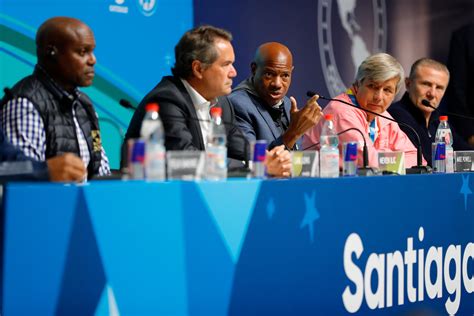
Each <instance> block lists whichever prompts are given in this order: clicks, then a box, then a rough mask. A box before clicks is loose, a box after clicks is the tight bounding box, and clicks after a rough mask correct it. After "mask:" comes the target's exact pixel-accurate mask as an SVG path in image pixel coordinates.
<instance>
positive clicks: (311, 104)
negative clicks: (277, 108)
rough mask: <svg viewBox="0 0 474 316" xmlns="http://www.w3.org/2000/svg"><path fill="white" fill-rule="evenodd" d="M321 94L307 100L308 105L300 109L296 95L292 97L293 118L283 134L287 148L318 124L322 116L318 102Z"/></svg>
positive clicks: (291, 111)
mask: <svg viewBox="0 0 474 316" xmlns="http://www.w3.org/2000/svg"><path fill="white" fill-rule="evenodd" d="M318 98H319V95H314V96H313V97H312V98H311V99H309V100H308V102H306V105H305V106H304V107H303V108H302V109H301V110H298V105H297V103H296V99H295V98H294V97H290V101H291V110H290V114H291V119H290V125H289V126H288V129H287V130H286V132H285V133H284V134H283V143H284V144H285V145H286V146H287V148H293V146H294V145H295V143H296V141H297V140H298V138H300V137H301V136H303V134H304V133H305V132H306V131H307V130H308V129H310V128H312V127H313V126H314V125H316V124H318V122H319V120H320V119H321V117H322V110H321V107H320V106H319V104H318V102H317V101H318Z"/></svg>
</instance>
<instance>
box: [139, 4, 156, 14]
mask: <svg viewBox="0 0 474 316" xmlns="http://www.w3.org/2000/svg"><path fill="white" fill-rule="evenodd" d="M138 8H139V9H140V12H141V13H143V15H145V16H150V15H153V13H155V9H156V0H138Z"/></svg>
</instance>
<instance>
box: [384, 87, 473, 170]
mask: <svg viewBox="0 0 474 316" xmlns="http://www.w3.org/2000/svg"><path fill="white" fill-rule="evenodd" d="M387 111H388V113H390V115H392V116H393V118H394V119H396V120H397V121H400V122H403V123H406V124H408V125H410V126H411V127H413V128H414V129H415V130H416V132H417V133H418V135H419V136H420V141H421V149H422V152H423V157H425V160H426V162H427V163H428V165H430V166H431V159H432V157H431V143H433V142H434V141H435V136H436V130H437V129H438V126H439V112H438V111H434V112H432V113H431V116H430V120H429V122H428V128H427V127H426V120H425V117H424V115H423V113H422V112H421V111H420V110H419V109H418V108H417V107H416V106H415V105H414V104H413V103H412V102H411V100H410V97H409V96H408V93H407V92H405V94H404V95H403V97H402V99H401V100H400V101H398V102H395V103H393V104H392V105H390V107H389V108H388V110H387ZM449 119H450V120H451V117H450V118H449ZM400 128H401V129H402V131H403V132H405V134H407V136H408V138H410V141H411V142H412V143H413V145H414V146H415V147H418V139H417V138H416V136H415V134H414V133H413V131H412V130H411V129H409V128H408V127H406V126H404V125H400ZM451 132H452V133H453V149H454V150H471V149H472V148H471V147H470V146H469V144H468V143H466V142H465V141H464V140H463V139H462V137H461V136H459V135H458V134H457V133H456V129H455V128H454V127H453V126H451Z"/></svg>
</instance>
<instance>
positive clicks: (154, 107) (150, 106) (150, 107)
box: [145, 103, 160, 112]
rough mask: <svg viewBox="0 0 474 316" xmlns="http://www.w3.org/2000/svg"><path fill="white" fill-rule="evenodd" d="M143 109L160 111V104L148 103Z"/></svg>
mask: <svg viewBox="0 0 474 316" xmlns="http://www.w3.org/2000/svg"><path fill="white" fill-rule="evenodd" d="M145 110H146V111H147V112H150V111H156V112H159V111H160V106H159V105H158V103H148V104H147V105H146V107H145Z"/></svg>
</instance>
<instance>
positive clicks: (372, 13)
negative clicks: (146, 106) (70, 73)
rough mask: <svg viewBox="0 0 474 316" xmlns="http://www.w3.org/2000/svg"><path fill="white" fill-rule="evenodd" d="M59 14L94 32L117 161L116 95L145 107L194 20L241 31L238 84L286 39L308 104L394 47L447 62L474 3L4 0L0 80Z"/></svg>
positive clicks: (10, 79) (297, 85)
mask: <svg viewBox="0 0 474 316" xmlns="http://www.w3.org/2000/svg"><path fill="white" fill-rule="evenodd" d="M57 15H66V16H73V17H77V18H79V19H81V20H83V21H84V22H86V23H87V24H88V25H90V26H91V28H92V29H93V30H94V33H95V36H96V41H97V50H96V56H97V59H98V63H97V67H96V68H97V75H96V79H95V81H94V85H93V86H92V87H91V88H87V89H84V90H85V92H86V93H88V94H89V96H90V97H92V99H93V101H94V103H95V105H96V108H97V111H98V113H99V116H100V117H101V118H103V119H102V120H101V127H102V134H103V142H104V146H105V149H106V151H107V153H108V155H109V158H110V161H111V164H112V167H114V168H117V167H118V160H119V144H120V142H121V139H120V135H119V132H118V129H117V127H120V128H122V129H124V130H126V127H127V125H128V123H129V120H130V117H131V113H130V111H129V110H126V109H123V108H121V107H120V106H119V105H118V100H119V99H121V98H126V99H128V100H130V101H131V102H133V103H135V104H137V103H138V101H139V100H141V98H142V97H143V96H144V95H145V94H146V93H147V92H148V91H149V90H150V89H151V88H152V87H153V86H154V85H155V84H156V83H157V82H158V81H159V80H160V78H161V77H162V76H163V75H167V74H170V67H171V66H172V65H173V63H174V54H173V48H174V45H175V44H176V42H177V41H178V39H179V38H180V36H181V35H182V33H183V32H184V31H185V30H187V29H189V28H191V27H192V26H193V25H200V24H213V25H216V26H219V27H224V28H226V29H228V30H230V31H231V32H232V33H233V35H234V49H235V53H236V63H235V66H236V69H237V72H238V76H237V78H236V79H235V80H234V85H235V84H237V83H238V82H240V81H241V80H243V79H245V78H246V77H247V76H248V75H249V73H250V71H249V68H250V67H249V64H250V61H251V59H252V57H253V54H254V52H255V49H256V48H257V46H258V45H259V44H261V43H263V42H267V41H280V42H282V43H284V44H286V45H287V46H288V47H289V48H290V49H291V50H292V52H293V55H294V66H295V70H294V73H293V83H292V86H291V88H290V92H289V93H290V94H291V95H294V96H295V97H296V98H297V100H298V101H299V104H300V105H302V104H304V101H305V93H306V90H308V89H312V90H315V91H318V92H319V93H320V94H325V95H330V96H335V95H337V94H339V93H340V92H342V91H343V90H344V88H345V87H346V86H348V85H350V83H351V82H352V80H353V78H354V74H355V70H356V67H357V65H358V64H359V63H360V62H361V61H362V60H363V59H364V58H365V57H367V56H368V55H369V54H372V53H375V52H379V51H386V52H389V53H391V54H393V55H394V56H395V57H396V58H397V59H399V60H400V61H401V63H402V65H403V66H404V68H405V71H407V72H408V71H409V67H410V65H411V64H412V63H413V61H414V60H416V59H418V58H419V57H422V56H430V57H433V58H436V59H438V60H440V61H443V62H445V61H446V59H447V55H448V50H449V39H450V35H451V32H452V31H453V30H454V29H456V28H458V27H460V26H462V25H464V24H467V23H469V22H472V21H473V20H474V1H472V0H452V1H444V0H419V1H410V0H374V1H371V0H364V1H356V0H352V1H349V0H295V1H282V0H280V1H274V0H260V1H231V0H194V1H191V0H69V1H54V0H37V1H32V0H1V2H0V87H4V86H12V85H13V84H14V83H15V82H16V81H17V80H19V79H20V78H22V77H23V76H25V75H27V74H29V73H31V71H32V69H33V66H34V64H35V62H36V57H35V51H34V36H35V32H36V29H37V27H38V26H39V25H40V24H41V22H43V21H44V20H45V19H47V18H49V17H52V16H57ZM322 105H324V103H323V102H322ZM110 120H112V121H113V122H114V123H115V125H114V124H111V123H110Z"/></svg>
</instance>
